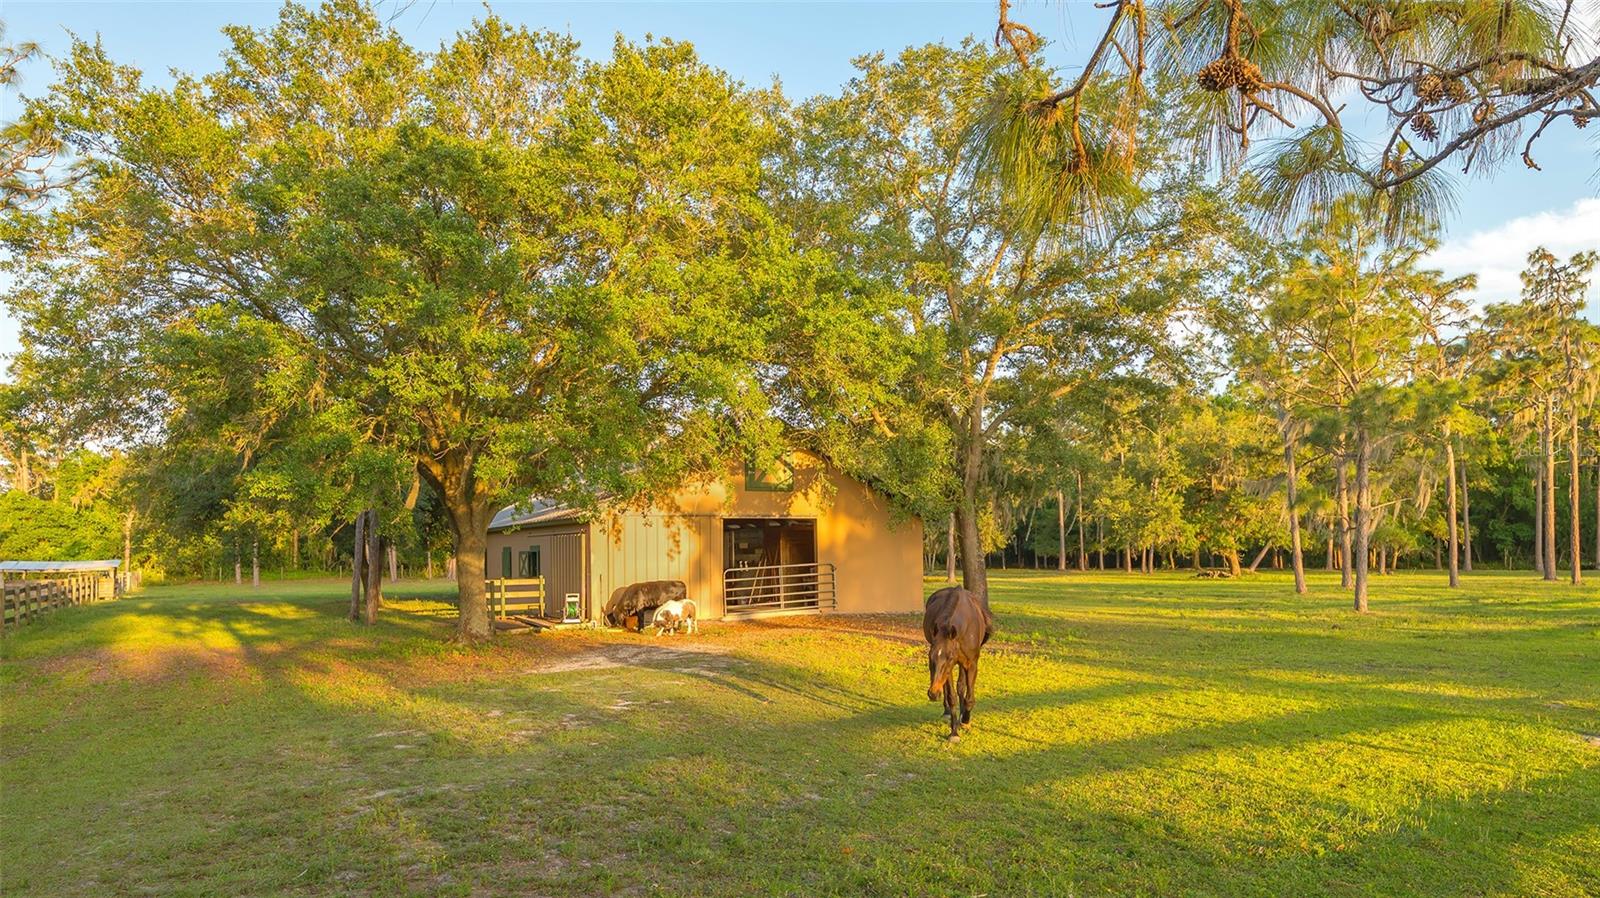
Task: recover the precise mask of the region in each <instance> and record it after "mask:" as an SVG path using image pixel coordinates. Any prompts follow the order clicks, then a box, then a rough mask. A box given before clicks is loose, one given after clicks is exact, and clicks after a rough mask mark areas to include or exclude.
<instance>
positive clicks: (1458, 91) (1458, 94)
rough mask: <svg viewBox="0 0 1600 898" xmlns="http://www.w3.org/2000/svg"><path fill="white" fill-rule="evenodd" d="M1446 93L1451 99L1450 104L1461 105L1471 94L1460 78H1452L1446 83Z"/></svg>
mask: <svg viewBox="0 0 1600 898" xmlns="http://www.w3.org/2000/svg"><path fill="white" fill-rule="evenodd" d="M1444 93H1445V96H1447V97H1449V98H1450V102H1452V103H1460V102H1462V101H1463V100H1465V99H1466V98H1467V96H1468V93H1469V92H1468V90H1467V85H1466V84H1465V83H1463V82H1462V80H1461V79H1460V78H1451V79H1450V80H1449V81H1446V82H1445V83H1444Z"/></svg>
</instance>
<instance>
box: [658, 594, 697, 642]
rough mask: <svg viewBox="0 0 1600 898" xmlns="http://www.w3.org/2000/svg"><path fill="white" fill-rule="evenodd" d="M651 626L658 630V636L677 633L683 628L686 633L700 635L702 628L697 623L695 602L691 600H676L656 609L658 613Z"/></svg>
mask: <svg viewBox="0 0 1600 898" xmlns="http://www.w3.org/2000/svg"><path fill="white" fill-rule="evenodd" d="M650 626H652V627H655V628H656V635H657V636H660V635H661V634H662V633H676V632H678V628H679V627H682V628H683V631H684V632H685V633H691V634H692V633H698V632H700V626H699V624H698V623H697V622H696V621H695V607H694V601H693V600H691V599H674V600H673V601H670V602H666V603H664V604H662V605H660V606H658V607H657V608H656V613H655V614H654V615H653V616H651V618H650Z"/></svg>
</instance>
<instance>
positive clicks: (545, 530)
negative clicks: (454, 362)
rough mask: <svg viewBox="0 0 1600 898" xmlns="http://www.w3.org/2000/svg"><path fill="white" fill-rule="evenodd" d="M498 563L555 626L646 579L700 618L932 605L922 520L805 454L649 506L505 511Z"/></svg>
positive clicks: (497, 538) (504, 578) (495, 570)
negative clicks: (531, 585)
mask: <svg viewBox="0 0 1600 898" xmlns="http://www.w3.org/2000/svg"><path fill="white" fill-rule="evenodd" d="M488 555H489V557H488V567H487V575H488V576H489V577H490V578H496V579H498V580H499V581H500V584H515V583H517V582H518V581H522V582H528V581H537V588H538V590H539V592H540V593H541V595H542V602H543V614H542V616H543V617H546V618H553V619H562V618H563V617H566V618H567V619H572V618H573V617H576V618H579V619H582V620H585V621H595V620H598V619H599V618H600V615H601V611H602V609H604V607H605V603H606V599H607V598H608V597H609V596H610V595H611V593H612V591H613V590H615V589H617V588H619V587H623V586H627V585H629V584H631V583H638V582H642V581H646V580H682V581H683V582H684V583H685V584H686V585H687V586H688V590H689V597H690V598H691V599H693V600H694V601H695V602H696V603H697V605H698V606H699V608H700V617H701V618H702V619H714V618H722V619H725V620H736V619H741V618H751V617H760V616H767V615H777V614H816V613H822V612H843V613H862V612H881V611H920V610H921V609H922V522H921V521H920V520H918V519H916V518H915V517H909V516H906V515H904V514H896V513H894V512H893V511H892V510H891V508H890V505H889V501H888V499H887V498H886V497H885V496H883V495H882V494H881V493H879V492H878V491H876V490H874V489H873V488H872V487H870V486H868V485H867V484H865V483H862V482H861V481H859V480H857V479H855V478H853V477H850V476H849V475H847V474H845V473H844V472H842V471H840V470H839V469H838V468H837V467H836V466H834V465H832V464H830V463H829V462H828V461H827V460H825V459H823V458H820V457H818V456H815V455H811V454H808V453H791V454H789V455H788V456H786V457H785V458H783V459H781V460H780V461H779V462H778V463H777V464H776V465H774V466H773V467H772V469H770V470H757V469H754V468H746V469H745V470H744V471H742V472H737V474H736V476H733V477H730V478H724V479H721V480H712V481H710V482H707V483H703V484H697V485H694V486H688V487H685V488H683V489H681V490H679V491H678V492H677V493H675V494H674V495H672V496H671V497H670V498H668V499H666V500H663V501H662V502H660V503H657V504H655V505H652V506H649V507H646V508H642V509H641V508H631V507H616V508H609V509H607V508H602V510H601V511H599V512H598V513H594V512H589V513H584V512H582V511H579V510H578V509H574V508H571V507H568V506H565V505H552V504H547V503H537V502H536V503H533V504H532V505H531V507H519V506H512V507H508V508H505V509H502V510H501V511H500V513H499V514H497V515H496V516H495V518H494V520H493V522H492V523H491V524H490V526H489V549H488ZM496 587H497V584H496V583H495V582H493V581H492V582H491V583H490V591H491V596H492V594H493V593H494V592H495V590H496ZM502 588H503V587H502ZM491 602H492V597H491Z"/></svg>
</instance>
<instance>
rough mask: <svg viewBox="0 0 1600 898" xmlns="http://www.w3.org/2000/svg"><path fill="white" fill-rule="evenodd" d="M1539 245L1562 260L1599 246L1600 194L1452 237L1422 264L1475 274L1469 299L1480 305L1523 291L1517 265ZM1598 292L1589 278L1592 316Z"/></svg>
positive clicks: (1508, 298)
mask: <svg viewBox="0 0 1600 898" xmlns="http://www.w3.org/2000/svg"><path fill="white" fill-rule="evenodd" d="M1540 246H1542V247H1544V248H1545V249H1548V250H1550V251H1551V252H1552V253H1555V254H1556V256H1557V257H1559V258H1563V259H1564V258H1566V257H1567V256H1570V255H1572V254H1573V253H1576V252H1581V251H1583V250H1586V249H1600V199H1597V198H1594V197H1588V198H1585V199H1580V200H1578V201H1577V202H1575V203H1573V204H1572V206H1571V207H1570V208H1568V209H1564V210H1557V211H1549V212H1540V213H1537V214H1535V215H1524V216H1522V217H1520V218H1513V219H1511V220H1510V221H1507V222H1505V223H1504V224H1502V225H1500V226H1498V227H1495V228H1490V229H1489V230H1486V231H1474V232H1472V233H1470V234H1465V235H1462V236H1459V237H1452V238H1450V239H1449V240H1446V241H1445V242H1444V243H1442V244H1441V245H1440V246H1439V248H1438V250H1436V251H1435V252H1434V253H1433V254H1432V255H1431V256H1429V257H1428V261H1427V264H1428V265H1430V266H1432V267H1435V268H1440V269H1442V270H1443V271H1444V272H1445V274H1448V275H1451V276H1456V275H1463V274H1476V275H1477V276H1478V289H1477V291H1476V292H1475V293H1474V294H1473V299H1474V300H1475V301H1476V304H1477V305H1478V306H1480V307H1481V306H1482V305H1483V304H1484V303H1490V302H1511V301H1514V300H1516V299H1517V298H1518V297H1519V296H1521V295H1522V279H1521V277H1520V275H1521V273H1522V269H1523V267H1524V266H1525V265H1526V264H1527V261H1528V253H1529V252H1531V251H1532V250H1534V249H1535V248H1536V247H1540ZM1597 295H1600V293H1597V291H1596V290H1595V285H1594V284H1593V283H1591V285H1590V287H1589V302H1590V310H1589V311H1590V315H1591V317H1592V316H1593V315H1594V314H1595V313H1596V311H1597V310H1596V309H1595V307H1594V306H1595V298H1596V296H1597Z"/></svg>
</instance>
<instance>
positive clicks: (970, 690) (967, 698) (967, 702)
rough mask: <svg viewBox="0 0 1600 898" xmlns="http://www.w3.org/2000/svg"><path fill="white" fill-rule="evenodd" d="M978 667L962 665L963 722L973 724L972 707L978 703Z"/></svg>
mask: <svg viewBox="0 0 1600 898" xmlns="http://www.w3.org/2000/svg"><path fill="white" fill-rule="evenodd" d="M977 689H978V665H976V664H974V665H972V666H971V667H968V666H966V665H965V664H963V665H961V722H962V723H971V722H972V706H973V705H975V704H977V703H978V699H977Z"/></svg>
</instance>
